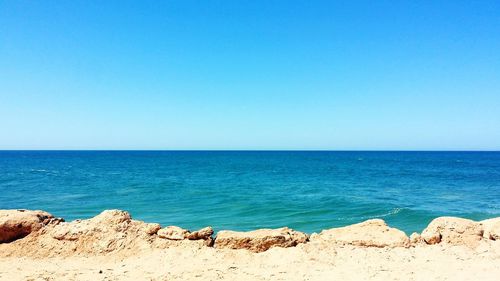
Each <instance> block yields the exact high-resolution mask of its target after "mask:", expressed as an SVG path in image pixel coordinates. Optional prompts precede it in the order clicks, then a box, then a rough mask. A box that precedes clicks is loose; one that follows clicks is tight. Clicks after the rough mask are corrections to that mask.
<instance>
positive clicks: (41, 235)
mask: <svg viewBox="0 0 500 281" xmlns="http://www.w3.org/2000/svg"><path fill="white" fill-rule="evenodd" d="M213 233H214V230H213V229H212V228H211V227H205V228H202V229H200V230H197V231H193V232H190V231H189V230H187V229H183V228H180V227H177V226H168V227H165V228H161V226H160V225H159V224H157V223H145V222H142V221H137V220H133V219H132V218H131V216H130V214H129V213H127V212H125V211H120V210H107V211H104V212H102V213H100V214H99V215H97V216H95V217H93V218H90V219H86V220H75V221H72V222H64V220H62V219H57V218H54V217H53V216H52V215H51V214H49V213H47V212H43V211H27V210H0V256H35V257H47V256H71V255H103V254H104V255H105V254H108V253H111V252H120V253H121V254H123V255H132V254H136V253H137V252H138V251H142V250H147V249H151V248H160V249H164V248H168V247H171V246H173V245H176V246H182V245H195V244H196V245H198V246H199V247H204V246H213V245H214V239H213V238H212V235H213ZM309 240H310V241H311V242H312V243H311V244H308V245H303V246H301V248H302V249H308V248H309V246H310V245H312V246H315V247H316V246H319V247H320V248H322V249H327V248H328V249H331V248H332V247H336V246H337V245H353V246H361V247H379V248H381V247H409V246H410V245H411V246H417V245H419V246H425V245H427V244H437V243H443V244H452V245H466V246H469V247H477V245H478V244H479V242H480V241H482V242H481V243H482V245H490V244H491V243H492V241H495V240H497V241H500V218H495V219H489V220H484V221H481V222H475V221H472V220H467V219H461V218H454V217H441V218H437V219H435V220H433V221H432V222H431V223H430V224H429V226H428V227H427V228H426V229H425V230H424V231H423V232H422V234H421V235H420V234H418V233H413V234H412V235H411V236H410V238H408V237H407V236H406V234H405V233H404V232H402V231H400V230H398V229H395V228H391V227H389V226H388V225H387V224H386V223H385V222H384V221H383V220H380V219H373V220H368V221H365V222H362V223H358V224H354V225H350V226H346V227H340V228H333V229H329V230H324V231H322V232H321V233H320V234H313V235H311V237H308V235H307V234H305V233H302V232H298V231H294V230H292V229H289V228H286V227H284V228H279V229H259V230H254V231H248V232H237V231H227V230H223V231H220V232H219V233H218V234H217V237H216V239H215V247H216V248H227V249H247V250H250V251H253V252H263V251H266V250H268V249H270V248H273V247H283V248H286V247H293V246H296V245H299V244H302V243H306V242H307V241H309ZM485 241H486V242H485ZM497 241H495V242H493V243H494V244H493V245H498V244H497V243H498V242H497ZM483 242H484V243H483Z"/></svg>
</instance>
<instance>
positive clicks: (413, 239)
mask: <svg viewBox="0 0 500 281" xmlns="http://www.w3.org/2000/svg"><path fill="white" fill-rule="evenodd" d="M423 242H424V240H423V239H422V236H421V235H420V234H418V233H416V232H413V233H412V234H411V235H410V244H412V245H416V244H422V243H423Z"/></svg>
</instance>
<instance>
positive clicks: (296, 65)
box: [0, 0, 500, 150]
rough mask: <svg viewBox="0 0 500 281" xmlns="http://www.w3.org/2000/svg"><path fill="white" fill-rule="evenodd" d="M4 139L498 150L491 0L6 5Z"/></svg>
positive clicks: (0, 118)
mask: <svg viewBox="0 0 500 281" xmlns="http://www.w3.org/2000/svg"><path fill="white" fill-rule="evenodd" d="M0 129H1V131H0V149H355V150H356V149H396V150H400V149H411V150H415V149H416V150H420V149H422V150H429V149H430V150H435V149H436V150H440V149H450V150H455V149H458V150H469V149H473V150H499V149H500V1H337V2H334V1H185V0H183V1H134V2H130V1H122V0H120V1H0Z"/></svg>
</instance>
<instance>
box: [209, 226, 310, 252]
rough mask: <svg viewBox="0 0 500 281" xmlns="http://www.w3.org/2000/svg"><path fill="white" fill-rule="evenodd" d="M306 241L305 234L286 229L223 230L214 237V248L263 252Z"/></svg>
mask: <svg viewBox="0 0 500 281" xmlns="http://www.w3.org/2000/svg"><path fill="white" fill-rule="evenodd" d="M307 240H308V236H307V234H305V233H302V232H298V231H295V230H292V229H290V228H288V227H283V228H278V229H259V230H254V231H247V232H238V231H228V230H223V231H219V233H217V236H216V237H215V247H216V248H229V249H247V250H250V251H252V252H263V251H266V250H268V249H269V248H272V247H283V248H286V247H293V246H296V245H297V244H300V243H305V242H306V241H307Z"/></svg>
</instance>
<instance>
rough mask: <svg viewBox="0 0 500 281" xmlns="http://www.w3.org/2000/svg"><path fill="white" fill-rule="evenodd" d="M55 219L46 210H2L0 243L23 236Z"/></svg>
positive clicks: (0, 214)
mask: <svg viewBox="0 0 500 281" xmlns="http://www.w3.org/2000/svg"><path fill="white" fill-rule="evenodd" d="M54 219H55V218H54V216H52V215H51V214H49V213H47V212H44V211H29V210H0V243H5V242H11V241H14V240H16V239H19V238H23V237H25V236H27V235H28V234H30V233H31V232H34V231H37V230H39V229H41V228H42V227H44V226H45V225H47V224H48V223H50V222H51V220H54Z"/></svg>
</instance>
